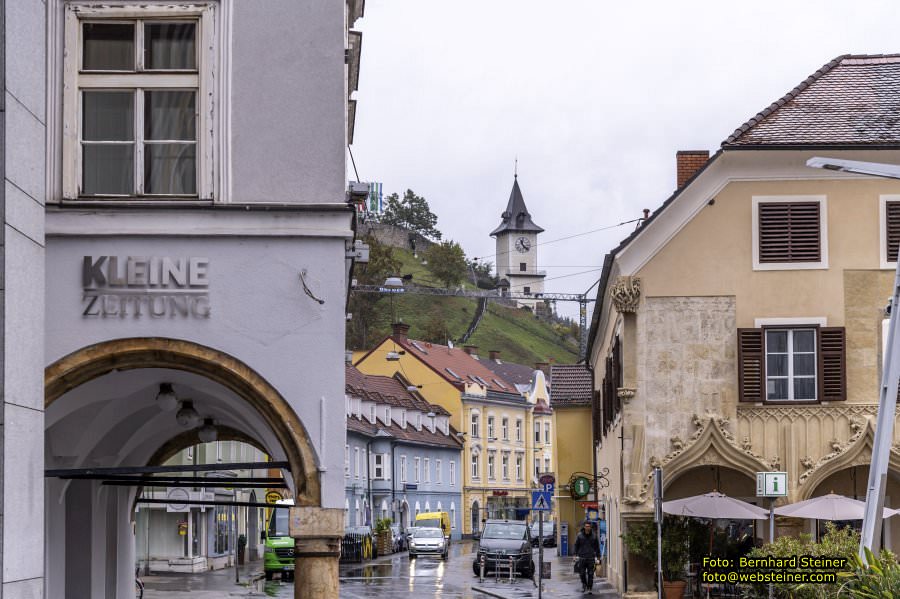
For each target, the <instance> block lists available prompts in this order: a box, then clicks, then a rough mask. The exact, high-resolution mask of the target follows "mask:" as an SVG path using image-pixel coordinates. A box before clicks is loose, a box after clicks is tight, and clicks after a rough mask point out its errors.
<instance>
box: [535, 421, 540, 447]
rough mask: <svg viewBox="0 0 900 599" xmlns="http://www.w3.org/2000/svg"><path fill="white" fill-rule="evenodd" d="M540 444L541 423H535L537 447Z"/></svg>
mask: <svg viewBox="0 0 900 599" xmlns="http://www.w3.org/2000/svg"><path fill="white" fill-rule="evenodd" d="M540 442H541V423H540V422H535V423H534V443H535V445H537V444H538V443H540Z"/></svg>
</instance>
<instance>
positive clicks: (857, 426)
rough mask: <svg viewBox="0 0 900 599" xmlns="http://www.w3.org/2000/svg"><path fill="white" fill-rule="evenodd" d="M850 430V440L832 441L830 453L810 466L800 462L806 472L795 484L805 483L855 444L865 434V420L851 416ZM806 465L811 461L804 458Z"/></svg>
mask: <svg viewBox="0 0 900 599" xmlns="http://www.w3.org/2000/svg"><path fill="white" fill-rule="evenodd" d="M850 430H851V431H853V434H852V435H850V438H849V439H847V441H846V442H843V441H841V440H840V439H832V440H831V442H830V443H829V445H830V446H831V452H830V453H827V454H825V455H824V456H822V458H821V459H820V460H819V461H818V462H816V463H815V464H812V465H811V466H807V464H806V463H803V461H802V460H801V464H802V465H803V467H804V468H805V469H806V471H805V472H804V473H803V474H801V475H800V477H799V478H798V479H797V484H798V485H802V484H803V483H805V482H806V479H808V478H809V477H810V475H811V474H812V473H813V472H815V471H816V470H818V469H819V468H821V467H822V466H823V465H824V464H826V463H827V462H829V461H831V460H833V459H834V458H836V457H838V456H839V455H841V454H842V453H844V452H845V451H847V448H849V447H850V446H851V445H853V444H854V443H856V441H857V440H858V439H859V438H860V437H861V436H862V435H863V433H865V432H866V419H865V418H863V417H860V416H855V415H854V416H851V417H850ZM806 460H807V461H808V463H811V462H812V460H811V459H810V458H806Z"/></svg>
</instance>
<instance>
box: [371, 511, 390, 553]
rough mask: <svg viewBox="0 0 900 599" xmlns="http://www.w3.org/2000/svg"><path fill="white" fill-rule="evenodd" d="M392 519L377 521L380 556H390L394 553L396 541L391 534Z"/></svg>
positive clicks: (377, 541) (376, 532) (376, 529)
mask: <svg viewBox="0 0 900 599" xmlns="http://www.w3.org/2000/svg"><path fill="white" fill-rule="evenodd" d="M391 523H392V520H391V519H390V518H381V519H380V520H376V521H375V539H376V543H377V544H378V554H379V555H388V554H390V553H393V552H394V539H393V533H392V532H391Z"/></svg>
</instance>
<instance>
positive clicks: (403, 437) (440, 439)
mask: <svg viewBox="0 0 900 599" xmlns="http://www.w3.org/2000/svg"><path fill="white" fill-rule="evenodd" d="M379 429H381V430H383V431H385V432H387V433H389V434H390V435H391V436H392V437H394V439H396V440H398V441H406V442H408V443H419V444H421V445H429V446H441V447H450V448H452V449H461V448H462V441H461V440H460V438H459V436H458V435H457V434H456V429H455V428H453V427H452V426H451V427H450V434H449V435H445V434H444V433H442V432H441V431H440V429H438V428H436V429H435V431H434V432H431V431H430V430H429V429H428V427H426V426H422V430H416V427H414V426H413V425H411V424H409V425H407V426H406V428H405V429H404V428H401V427H400V426H398V425H397V424H396V423H391V425H390V426H385V425H384V423H382V422H376V423H375V424H372V423H371V422H369V421H368V420H365V419H362V420H360V419H359V418H357V417H356V415H353V416H348V417H347V430H348V431H350V432H355V433H359V434H361V435H365V436H367V437H374V436H375V435H376V434H377V433H378V430H379Z"/></svg>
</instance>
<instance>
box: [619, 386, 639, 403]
mask: <svg viewBox="0 0 900 599" xmlns="http://www.w3.org/2000/svg"><path fill="white" fill-rule="evenodd" d="M635 391H637V389H630V388H628V387H619V389H618V390H617V391H616V395H617V396H618V398H619V399H621V400H622V403H623V404H626V405H627V404H629V403H631V400H632V399H634V393H635Z"/></svg>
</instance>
